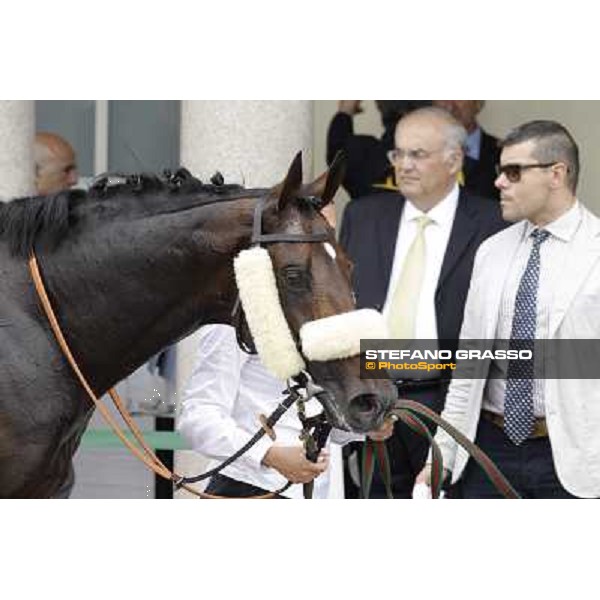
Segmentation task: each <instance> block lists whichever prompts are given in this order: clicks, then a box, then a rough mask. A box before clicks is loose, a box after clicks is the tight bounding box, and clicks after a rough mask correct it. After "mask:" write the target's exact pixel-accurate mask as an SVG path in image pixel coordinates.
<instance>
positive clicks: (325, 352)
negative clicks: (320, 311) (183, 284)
mask: <svg viewBox="0 0 600 600" xmlns="http://www.w3.org/2000/svg"><path fill="white" fill-rule="evenodd" d="M233 267H234V271H235V278H236V282H237V286H238V290H239V294H240V301H241V303H242V307H243V309H244V312H245V314H246V320H247V321H248V327H249V328H250V332H251V333H252V337H253V338H254V343H255V344H256V349H257V350H258V353H259V355H260V358H261V360H262V362H263V364H264V365H265V367H266V368H267V369H268V370H269V371H270V372H271V373H272V374H273V375H275V377H278V378H279V379H288V378H290V377H293V376H294V375H297V374H298V373H300V371H302V370H303V369H304V367H305V363H304V360H303V359H302V356H301V355H300V354H299V352H298V350H297V349H296V344H295V343H294V339H293V337H292V334H291V332H290V329H289V327H288V324H287V321H286V319H285V316H284V314H283V310H282V309H281V304H280V303H279V294H278V292H277V284H276V282H275V274H274V273H273V265H272V264H271V258H270V256H269V253H268V252H267V250H265V249H264V248H251V249H249V250H242V251H241V252H240V253H239V254H238V256H237V257H236V258H235V260H234V263H233ZM388 337H389V333H388V331H387V327H386V324H385V321H384V319H383V317H382V316H381V314H380V313H379V312H377V311H376V310H373V309H370V308H364V309H361V310H354V311H351V312H347V313H343V314H340V315H334V316H332V317H325V318H323V319H317V320H316V321H310V322H308V323H305V324H304V325H303V326H302V328H301V329H300V340H301V343H302V351H303V353H304V355H305V356H306V357H307V358H308V359H309V360H311V361H327V360H335V359H342V358H348V357H350V356H355V355H357V354H359V353H360V340H361V338H366V339H386V338H388Z"/></svg>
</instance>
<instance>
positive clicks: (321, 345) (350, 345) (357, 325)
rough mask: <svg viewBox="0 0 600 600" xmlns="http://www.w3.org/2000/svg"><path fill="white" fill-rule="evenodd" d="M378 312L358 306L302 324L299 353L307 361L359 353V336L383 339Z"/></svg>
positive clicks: (384, 332) (383, 327)
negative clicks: (357, 308) (357, 307)
mask: <svg viewBox="0 0 600 600" xmlns="http://www.w3.org/2000/svg"><path fill="white" fill-rule="evenodd" d="M387 338H389V333H388V329H387V325H386V323H385V320H384V318H383V317H382V315H381V313H380V312H378V311H376V310H375V309H373V308H362V309H360V310H353V311H351V312H347V313H342V314H341V315H333V316H332V317H325V318H324V319H317V320H316V321H310V322H308V323H305V324H304V325H303V326H302V327H301V329H300V340H301V342H302V352H304V355H305V356H306V358H308V359H309V360H334V359H336V358H349V357H350V356H356V355H357V354H360V340H361V339H387Z"/></svg>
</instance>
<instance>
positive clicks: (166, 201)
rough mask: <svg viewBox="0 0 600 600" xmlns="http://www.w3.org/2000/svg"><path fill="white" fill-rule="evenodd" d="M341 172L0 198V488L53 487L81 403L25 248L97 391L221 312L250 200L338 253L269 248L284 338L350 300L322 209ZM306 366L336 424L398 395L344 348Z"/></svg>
mask: <svg viewBox="0 0 600 600" xmlns="http://www.w3.org/2000/svg"><path fill="white" fill-rule="evenodd" d="M340 178H341V168H340V166H339V165H336V166H332V168H331V169H330V171H329V172H328V173H327V174H325V175H324V176H322V177H321V178H319V179H318V180H316V181H315V182H313V183H312V184H308V185H302V166H301V159H300V157H299V156H298V157H296V159H295V160H294V162H293V163H292V165H291V167H290V170H289V172H288V174H287V176H286V178H285V180H284V181H283V183H282V184H280V185H278V186H276V187H274V188H272V189H268V190H266V189H265V190H246V189H243V188H241V187H239V186H231V185H223V184H222V183H221V182H215V183H214V184H212V185H205V184H202V183H201V182H199V181H198V180H197V179H195V178H193V177H192V176H191V175H189V173H187V172H185V171H184V170H181V171H179V172H178V173H177V174H176V175H175V176H168V177H166V178H164V179H159V178H158V177H156V176H149V175H148V176H139V177H130V178H129V179H127V180H124V181H121V182H120V183H117V184H113V182H110V181H108V180H106V179H103V180H100V181H99V182H97V184H95V185H94V186H93V187H92V189H91V190H90V191H89V192H83V191H73V190H72V191H68V192H63V193H60V194H58V195H56V196H54V197H34V198H22V199H17V200H13V201H12V202H9V203H6V204H4V205H2V204H1V203H0V277H1V282H2V283H1V287H0V361H1V365H2V367H1V369H0V497H18V498H32V497H37V498H39V497H52V496H53V495H54V494H55V493H56V491H57V489H58V488H59V487H60V485H61V483H62V482H63V480H64V479H65V478H66V476H67V473H68V468H69V464H70V461H71V459H72V456H73V454H74V452H75V450H76V449H77V447H78V445H79V441H80V438H81V435H82V433H83V432H84V430H85V427H86V425H87V422H88V420H89V418H90V416H91V413H92V406H91V403H90V401H89V400H88V399H87V397H86V396H85V394H84V392H83V390H82V389H81V386H80V384H79V383H78V382H77V380H76V379H75V377H74V375H73V373H72V371H71V369H70V367H69V365H68V364H67V362H66V360H65V359H64V357H63V356H62V354H61V353H60V350H59V348H58V346H57V343H56V341H55V339H54V336H53V334H52V332H51V330H50V327H49V325H48V323H47V320H46V317H45V315H44V314H43V312H42V309H41V307H40V303H39V300H38V298H37V296H36V293H35V290H34V287H33V285H32V281H31V276H30V274H29V271H28V266H27V257H28V256H29V254H30V252H31V251H32V250H33V249H35V252H36V255H37V259H38V262H39V265H40V269H41V272H42V276H43V279H44V281H45V284H46V288H47V291H48V294H49V297H50V300H51V302H52V304H53V306H54V309H55V311H56V313H57V317H58V320H59V322H60V324H61V327H62V330H63V332H64V334H65V337H66V338H67V341H68V343H69V344H70V347H71V350H72V352H73V354H74V355H75V357H76V359H77V361H78V363H79V366H80V368H81V370H82V371H83V373H84V374H85V375H86V377H87V378H88V381H89V382H90V384H91V386H92V387H93V388H94V390H95V392H96V393H97V394H98V395H101V394H103V393H104V392H105V391H106V390H107V389H108V388H110V387H111V386H113V385H115V384H116V383H117V382H118V381H120V380H122V379H123V378H125V377H126V376H128V375H129V374H130V373H132V372H133V371H134V370H135V369H136V368H138V367H139V366H140V365H142V364H143V363H144V362H146V361H147V360H148V359H149V358H150V357H152V356H153V355H154V354H156V353H157V352H158V351H160V350H161V349H163V348H165V347H167V346H169V345H170V344H173V343H175V342H176V341H177V340H179V339H181V338H182V337H184V336H186V335H187V334H189V333H191V332H193V331H194V330H195V329H197V328H198V327H199V326H201V325H203V324H207V323H230V322H231V320H232V316H231V315H232V308H233V306H234V303H235V299H236V296H237V291H236V283H235V279H234V274H233V266H232V263H233V257H234V256H235V255H236V254H237V253H238V252H239V251H240V250H242V249H244V248H247V247H248V246H249V243H250V238H251V232H252V225H253V212H254V209H255V205H256V203H257V201H258V200H259V199H261V198H265V199H266V201H265V205H264V212H263V215H262V230H263V232H264V233H266V234H275V233H278V234H286V233H287V234H289V233H294V234H297V233H298V232H301V233H306V234H311V233H313V232H316V231H320V232H323V231H326V232H327V234H328V243H329V244H330V245H331V246H333V247H334V248H335V250H336V256H335V258H334V259H332V257H331V253H328V252H326V249H325V248H324V247H323V246H324V244H323V243H273V244H270V245H269V246H268V251H269V254H270V256H271V260H272V263H273V270H274V272H275V277H276V282H277V289H278V293H279V299H280V303H281V307H282V309H283V313H284V315H285V317H286V320H287V322H288V325H289V327H290V330H291V332H292V336H293V337H294V339H295V340H298V332H299V330H300V327H301V326H302V325H303V324H304V323H306V322H308V321H311V320H315V319H319V318H322V317H328V316H331V315H337V314H341V313H345V312H347V311H351V310H353V309H354V302H353V296H352V290H351V285H350V278H349V264H348V261H347V259H346V258H345V257H344V254H343V252H342V250H341V248H339V246H337V244H336V241H335V235H334V231H333V230H332V229H331V228H330V227H329V226H328V225H327V223H326V221H325V219H324V218H323V217H322V215H321V214H320V212H319V209H320V208H322V207H323V206H324V205H326V204H327V203H328V202H330V200H331V199H332V197H333V195H334V193H335V191H336V189H337V186H338V184H339V180H340ZM307 368H308V371H309V372H310V373H311V374H312V375H313V377H314V379H315V381H316V382H317V383H318V384H320V385H321V386H322V387H323V388H324V390H325V393H324V394H322V397H321V400H322V403H323V405H324V407H325V409H326V412H327V414H328V416H329V418H330V421H331V422H332V424H333V425H334V426H338V427H342V428H352V429H355V430H357V431H367V430H369V429H373V428H374V427H376V426H378V425H379V424H380V423H381V422H382V419H383V417H384V415H385V414H386V412H387V410H388V409H389V407H390V405H391V403H392V402H393V400H394V399H395V393H394V390H393V387H392V385H391V384H390V383H389V382H387V381H376V380H361V379H360V378H359V366H358V358H357V357H353V358H349V359H341V360H331V361H328V362H312V363H311V362H309V363H307Z"/></svg>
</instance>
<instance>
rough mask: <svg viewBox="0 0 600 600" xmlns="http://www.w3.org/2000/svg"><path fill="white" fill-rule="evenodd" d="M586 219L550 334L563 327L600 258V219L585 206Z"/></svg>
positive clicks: (568, 260) (557, 300) (565, 274)
mask: <svg viewBox="0 0 600 600" xmlns="http://www.w3.org/2000/svg"><path fill="white" fill-rule="evenodd" d="M583 211H584V212H583V219H582V222H581V225H580V227H579V230H578V231H577V232H576V233H575V236H574V238H573V241H572V243H571V248H570V249H569V252H568V256H567V258H566V261H565V264H566V265H568V268H565V269H564V270H563V273H562V275H561V284H560V286H558V289H557V293H556V295H555V297H554V300H553V302H552V310H551V311H550V332H549V334H550V338H553V337H554V336H555V334H556V331H557V330H558V328H559V327H560V324H561V323H562V321H563V319H564V317H565V315H566V313H567V310H568V308H569V306H570V305H571V302H572V301H573V299H574V298H575V296H576V295H577V292H578V291H579V289H580V288H581V286H582V285H583V284H584V283H585V281H586V279H587V277H588V274H589V272H590V271H591V270H592V268H593V267H594V265H595V264H596V263H597V261H598V260H599V259H600V221H599V220H598V219H597V218H596V217H595V216H593V215H592V214H591V213H590V212H589V211H587V210H586V209H583Z"/></svg>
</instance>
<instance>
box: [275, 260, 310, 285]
mask: <svg viewBox="0 0 600 600" xmlns="http://www.w3.org/2000/svg"><path fill="white" fill-rule="evenodd" d="M282 275H283V280H284V282H285V285H286V286H287V287H288V288H290V289H291V290H295V291H302V290H309V289H310V275H309V274H308V272H307V271H306V270H305V269H302V268H300V267H297V266H289V267H285V268H284V269H283V270H282Z"/></svg>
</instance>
